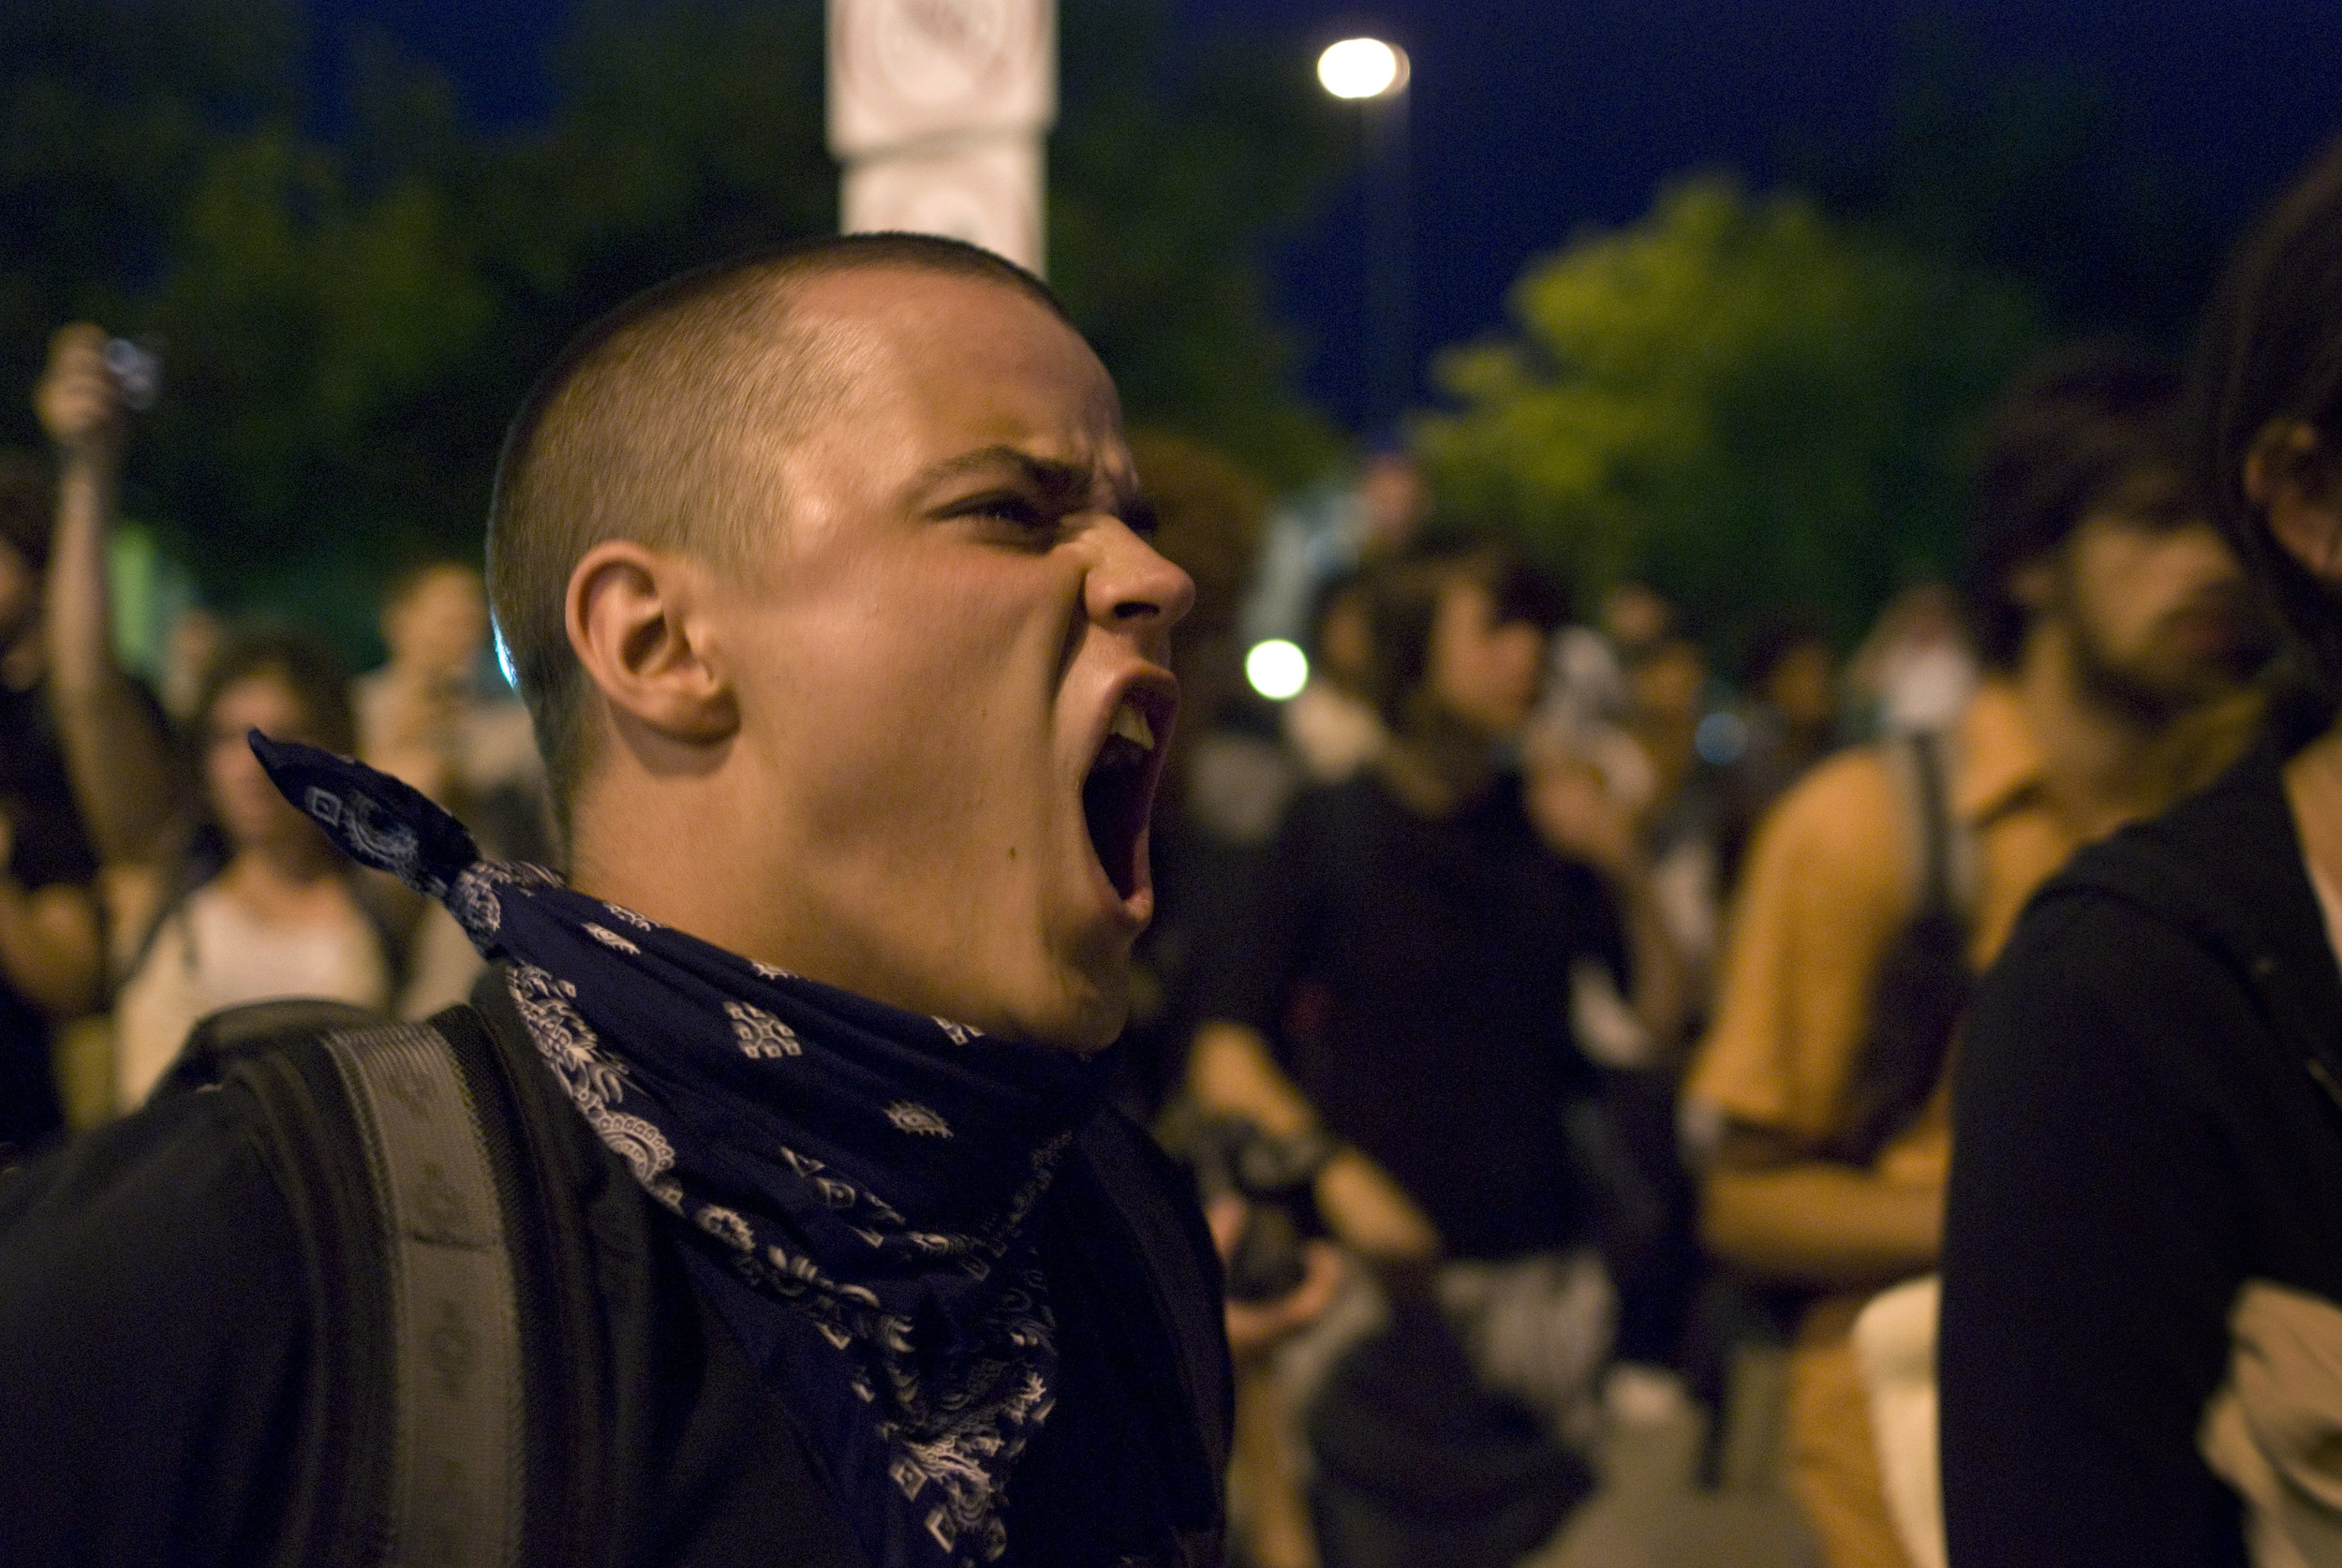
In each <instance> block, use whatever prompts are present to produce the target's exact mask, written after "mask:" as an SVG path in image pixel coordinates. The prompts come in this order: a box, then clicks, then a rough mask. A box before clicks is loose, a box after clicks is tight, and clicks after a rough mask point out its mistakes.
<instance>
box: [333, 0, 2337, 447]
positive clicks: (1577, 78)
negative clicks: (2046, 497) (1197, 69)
mask: <svg viewBox="0 0 2342 1568" xmlns="http://www.w3.org/2000/svg"><path fill="white" fill-rule="evenodd" d="M1084 3H1085V0H1060V4H1061V5H1065V6H1078V5H1082V4H1084ZM312 4H313V6H314V7H316V11H315V14H316V15H317V16H318V17H319V20H320V21H322V22H326V23H327V24H328V25H329V26H330V25H331V24H332V23H333V22H335V21H337V20H339V19H343V18H348V17H351V16H363V17H365V18H367V19H370V20H377V21H380V22H385V23H387V24H388V25H389V26H390V28H391V29H392V30H393V32H395V33H396V34H398V35H399V36H400V37H402V38H404V39H405V40H406V41H407V42H408V44H409V46H410V47H412V48H413V49H414V50H415V51H416V52H418V53H420V54H422V55H424V56H426V57H428V58H431V59H433V60H435V61H437V63H439V64H440V65H442V66H443V67H446V68H447V69H448V70H449V71H450V72H451V74H452V75H453V76H454V77H455V78H456V80H457V81H458V82H459V83H460V84H461V85H462V87H463V89H464V91H465V93H466V95H467V97H468V98H469V100H470V101H471V103H472V104H473V106H474V107H475V108H476V109H477V110H479V111H481V112H482V116H483V117H484V118H487V119H489V120H491V121H497V120H503V121H510V120H512V119H516V118H526V117H527V116H528V115H529V114H530V113H532V112H534V111H536V110H538V109H539V108H541V100H542V94H543V86H542V81H541V76H540V75H539V74H538V73H537V71H536V70H535V69H534V67H533V62H534V58H535V56H536V55H537V54H538V52H539V51H540V49H541V45H542V42H543V41H544V40H545V39H546V38H547V37H550V36H551V35H552V33H553V32H554V31H555V30H556V28H557V26H558V24H559V22H560V20H561V19H562V18H563V17H564V16H565V15H566V12H567V10H568V6H567V5H566V4H564V3H563V0H531V3H527V4H523V3H519V0H312ZM1180 5H1181V9H1182V11H1183V13H1184V14H1186V15H1188V16H1191V17H1193V18H1194V19H1195V20H1196V21H1197V22H1229V23H1235V24H1237V25H1239V26H1242V27H1245V28H1246V29H1248V30H1251V31H1256V32H1259V33H1261V34H1263V35H1265V36H1267V37H1281V38H1283V39H1289V40H1290V42H1291V44H1292V47H1294V48H1296V49H1297V50H1298V51H1301V52H1305V53H1311V52H1314V50H1315V49H1316V48H1317V47H1318V46H1319V45H1321V44H1323V43H1325V42H1328V41H1330V40H1332V39H1333V38H1335V37H1344V36H1348V35H1350V34H1352V33H1360V32H1371V33H1378V34H1381V35H1383V36H1386V37H1391V38H1393V39H1395V40H1396V41H1399V42H1401V43H1402V44H1403V45H1404V46H1405V47H1406V48H1407V49H1408V51H1409V52H1410V53H1411V55H1412V56H1413V59H1414V62H1415V74H1414V83H1413V86H1412V88H1411V95H1412V97H1411V105H1410V112H1411V133H1412V134H1411V145H1412V160H1413V180H1412V221H1413V251H1414V259H1415V273H1416V290H1415V292H1416V305H1415V324H1416V333H1415V348H1416V351H1417V353H1418V355H1426V354H1428V353H1429V352H1430V350H1431V349H1433V348H1436V347H1438V346H1439V345H1441V344H1445V343H1452V342H1456V341H1459V340H1460V339H1464V338H1468V337H1471V336H1474V335H1476V334H1478V333H1485V332H1487V331H1489V330H1490V329H1492V328H1494V327H1496V326H1498V325H1499V324H1500V323H1501V322H1502V320H1503V317H1504V299H1505V288H1506V287H1507V286H1508V285H1509V284H1510V282H1511V281H1512V279H1513V277H1514V276H1515V274H1517V273H1518V272H1519V269H1520V267H1521V264H1522V263H1523V262H1524V261H1526V260H1528V259H1530V258H1532V257H1534V256H1535V255H1537V254H1539V253H1541V252H1544V251H1548V250H1550V249H1552V248H1554V247H1556V246H1557V245H1559V244H1563V243H1564V242H1565V241H1566V240H1567V239H1568V238H1569V237H1570V235H1571V233H1572V232H1573V231H1574V230H1575V229H1578V228H1579V227H1580V226H1581V225H1583V224H1586V223H1589V222H1593V223H1600V224H1616V223H1621V222H1624V221H1627V220H1629V219H1632V218H1633V217H1635V216H1636V215H1638V214H1640V213H1641V212H1642V211H1644V210H1645V208H1646V207H1647V206H1648V205H1649V202H1650V200H1651V196H1652V192H1653V187H1654V186H1655V185H1657V184H1659V183H1660V182H1661V181H1663V180H1665V179H1667V178H1668V176H1670V175H1673V174H1678V173H1682V172H1684V171H1687V170H1696V169H1702V168H1713V167H1720V166H1721V167H1729V168H1733V169H1738V170H1742V171H1743V172H1744V173H1746V174H1747V175H1748V176H1749V177H1750V178H1751V180H1752V181H1753V182H1755V183H1756V184H1758V185H1763V184H1765V183H1766V182H1767V181H1768V180H1770V179H1771V178H1773V177H1775V176H1776V175H1777V174H1778V173H1779V172H1780V170H1782V169H1783V168H1784V167H1785V164H1786V163H1788V162H1790V161H1792V160H1793V159H1794V158H1795V156H1796V154H1797V150H1798V149H1800V148H1807V147H1815V146H1831V145H1834V146H1841V147H1851V146H1859V145H1860V144H1862V143H1863V142H1864V141H1866V140H1868V139H1870V138H1872V137H1874V136H1875V134H1876V133H1877V131H1878V130H1879V128H1880V127H1881V126H1882V125H1883V124H1884V122H1885V117H1886V113H1887V110H1888V106H1889V105H1890V102H1891V101H1892V98H1893V95H1894V92H1895V87H1896V83H1897V81H1898V72H1899V68H1900V67H1901V65H1902V63H1903V61H1904V58H1905V41H1906V40H1907V38H1908V37H1910V34H1911V30H1912V28H1913V26H1914V25H1915V23H1917V22H1920V21H1922V20H1924V19H1927V18H1931V17H1932V18H1934V19H1937V20H1938V21H1940V22H1947V23H1949V25H1950V26H1951V27H1952V28H1953V29H1954V30H1956V31H1957V32H1958V33H1959V34H1961V35H1963V36H1964V37H1965V38H1966V39H1967V40H1969V42H1970V43H1971V44H1972V46H1973V47H1974V48H1975V49H1976V50H1977V52H1979V55H1980V56H1981V57H1982V58H1983V59H1984V60H1985V61H1986V62H1988V63H1991V64H1995V65H1996V64H1999V63H2004V62H2005V63H2007V64H2008V65H2009V66H2010V67H2014V68H2018V69H2023V70H2027V71H2038V72H2042V73H2047V74H2052V75H2055V76H2059V77H2066V78H2079V79H2081V80H2083V81H2088V82H2092V83H2095V84H2097V85H2099V86H2101V87H2103V88H2107V89H2110V90H2112V92H2113V94H2114V95H2115V98H2116V101H2117V104H2118V106H2119V108H2120V110H2121V111H2122V115H2123V125H2124V126H2125V134H2126V135H2127V137H2130V138H2132V139H2133V140H2135V141H2137V142H2138V143H2139V144H2140V145H2141V147H2142V151H2143V152H2145V153H2147V154H2148V155H2153V156H2157V157H2160V158H2162V159H2164V160H2165V161H2167V162H2170V163H2172V164H2175V165H2178V166H2181V167H2185V168H2187V169H2190V170H2196V171H2198V172H2201V173H2205V174H2209V175H2210V176H2212V179H2211V181H2210V186H2211V188H2213V189H2216V190H2219V191H2221V192H2223V193H2226V196H2227V199H2228V200H2230V201H2231V213H2230V214H2223V217H2224V219H2225V220H2226V221H2228V222H2230V223H2241V222H2243V221H2245V220H2246V218H2247V217H2248V216H2249V215H2250V214H2251V212H2252V211H2253V210H2254V209H2256V208H2257V207H2258V206H2259V205H2260V202H2261V201H2262V200H2265V198H2266V197H2267V196H2268V195H2269V194H2270V193H2271V192H2273V191H2274V190H2275V188H2276V187H2277V185H2279V184H2280V183H2281V182H2282V181H2283V180H2284V178H2285V177H2286V175H2287V174H2288V173H2290V171H2291V170H2293V169H2295V168H2296V167H2297V166H2299V165H2300V164H2301V163H2302V162H2303V161H2304V160H2305V158H2306V157H2308V156H2309V155H2310V154H2311V153H2313V152H2314V151H2315V150H2316V148H2317V147H2318V146H2319V145H2320V143H2321V142H2322V141H2323V140H2324V139H2325V138H2326V137H2327V136H2329V135H2331V134H2333V133H2334V132H2335V130H2336V129H2337V128H2342V103H2337V101H2336V96H2335V83H2336V81H2342V4H2336V0H1960V3H1957V4H1949V5H1948V4H1944V3H1942V0H1937V3H1936V4H1934V5H1933V6H1921V5H1918V4H1914V3H1912V0H1883V3H1882V0H1376V3H1374V4H1371V5H1370V6H1366V7H1361V6H1358V5H1356V4H1350V3H1345V0H1180ZM1362 212H1363V203H1362V201H1361V200H1359V199H1358V197H1357V194H1356V192H1355V191H1354V192H1352V193H1350V194H1349V196H1348V197H1347V198H1346V199H1345V200H1342V201H1340V202H1337V203H1336V205H1335V207H1334V208H1333V210H1332V211H1331V212H1329V213H1328V214H1327V218H1326V220H1325V221H1324V222H1323V223H1321V224H1320V225H1318V226H1317V228H1316V229H1314V230H1313V231H1312V232H1311V233H1309V234H1307V235H1304V236H1301V237H1300V238H1299V239H1298V240H1297V242H1296V243H1294V244H1292V245H1290V246H1289V247H1288V249H1287V251H1286V253H1285V255H1284V256H1283V258H1282V264H1281V268H1280V277H1281V296H1282V298H1281V303H1282V308H1283V310H1284V313H1285V314H1286V316H1287V317H1288V318H1290V319H1291V320H1292V321H1293V323H1294V324H1295V326H1296V327H1297V329H1298V331H1299V334H1300V336H1301V339H1302V342H1303V344H1304V346H1305V348H1307V349H1308V350H1309V354H1310V358H1309V361H1308V367H1307V379H1308V382H1309V385H1310V388H1311V390H1312V392H1316V393H1317V394H1318V395H1320V396H1321V397H1323V398H1325V399H1326V400H1327V403H1328V404H1329V406H1331V407H1333V408H1334V409H1335V410H1336V411H1337V412H1340V413H1342V414H1344V415H1345V416H1355V413H1356V408H1357V406H1358V404H1359V402H1360V401H1361V397H1362V392H1361V388H1360V381H1361V377H1360V376H1359V374H1358V373H1357V370H1356V361H1357V357H1358V353H1359V349H1360V348H1361V343H1360V338H1361V330H1362V321H1363V314H1364V307H1363V298H1364V291H1365V275H1364V266H1363V262H1362V261H1361V259H1360V256H1359V251H1360V243H1359V242H1360V220H1361V215H1362Z"/></svg>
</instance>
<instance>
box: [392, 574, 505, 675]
mask: <svg viewBox="0 0 2342 1568" xmlns="http://www.w3.org/2000/svg"><path fill="white" fill-rule="evenodd" d="M487 637H488V597H487V592H486V590H485V589H484V588H482V585H481V582H480V573H478V572H477V571H474V570H471V569H470V568H469V567H463V566H455V565H448V566H439V567H434V568H432V569H431V570H428V571H426V572H424V573H423V574H422V576H420V577H418V578H417V579H416V580H415V581H414V582H413V583H412V584H408V588H407V591H406V592H405V593H404V594H402V595H400V596H399V599H398V600H397V602H395V603H393V604H392V605H391V606H390V607H389V608H388V609H386V610H384V611H383V613H382V641H383V642H384V643H387V644H389V646H390V650H391V658H393V660H395V661H396V662H398V663H400V664H402V665H406V666H408V667H409V668H412V669H418V670H422V671H424V672H427V673H430V674H431V675H432V676H433V677H435V678H437V679H441V680H460V679H462V678H463V677H464V676H465V675H467V674H468V673H470V671H471V667H472V663H473V661H474V660H475V659H477V658H479V657H480V650H481V648H482V645H483V644H484V643H486V641H487Z"/></svg>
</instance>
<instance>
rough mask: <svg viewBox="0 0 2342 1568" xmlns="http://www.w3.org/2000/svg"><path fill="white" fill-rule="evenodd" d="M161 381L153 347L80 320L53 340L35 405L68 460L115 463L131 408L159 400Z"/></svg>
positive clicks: (108, 464)
mask: <svg viewBox="0 0 2342 1568" xmlns="http://www.w3.org/2000/svg"><path fill="white" fill-rule="evenodd" d="M161 382H162V360H161V359H160V357H159V356H157V355H156V353H154V352H153V350H151V349H148V348H141V347H140V346H139V345H137V344H135V343H132V342H130V341H128V340H127V339H126V338H109V337H107V335H106V333H105V332H104V331H103V330H102V329H101V328H98V327H95V326H92V325H91V324H90V323H88V322H86V321H77V322H75V323H73V324H72V325H71V326H67V327H60V328H58V329H57V332H56V334H55V335H54V336H52V338H51V339H50V340H49V367H48V369H47V370H46V371H44V372H43V373H42V375H41V378H40V385H39V386H38V388H37V389H36V390H35V392H34V394H33V407H34V409H35V411H36V412H37V413H38V414H39V416H40V423H41V428H42V429H44V430H46V431H47V432H48V433H49V438H50V439H51V440H52V441H53V442H55V443H56V446H57V451H58V453H59V455H60V456H61V457H63V459H64V460H65V461H66V462H67V463H68V464H77V463H78V464H95V465H98V466H104V467H107V468H111V466H113V465H114V464H115V463H116V462H117V461H118V460H119V459H120V457H121V455H122V444H123V440H124V438H125V437H126V435H127V434H128V430H129V414H130V412H131V411H132V410H134V409H138V408H143V407H147V406H148V405H149V404H151V403H153V402H154V400H155V394H156V392H158V391H159V390H160V389H161Z"/></svg>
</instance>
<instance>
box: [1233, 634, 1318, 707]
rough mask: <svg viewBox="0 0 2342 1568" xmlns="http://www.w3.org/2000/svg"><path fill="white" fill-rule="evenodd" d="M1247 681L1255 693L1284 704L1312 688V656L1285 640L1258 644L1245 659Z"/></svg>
mask: <svg viewBox="0 0 2342 1568" xmlns="http://www.w3.org/2000/svg"><path fill="white" fill-rule="evenodd" d="M1244 678H1245V679H1246V680H1247V681H1249V682H1251V683H1252V687H1253V690H1254V691H1257V692H1259V693H1260V694H1261V695H1262V696H1264V697H1266V698H1267V699H1268V700H1269V701H1270V702H1272V703H1282V702H1283V701H1284V700H1285V699H1286V698H1288V697H1290V696H1292V695H1293V694H1294V693H1296V692H1297V691H1299V690H1300V689H1301V688H1303V687H1305V686H1307V685H1309V683H1310V661H1309V656H1308V655H1306V654H1304V653H1303V652H1302V651H1301V650H1300V649H1299V648H1297V647H1295V646H1294V645H1293V644H1292V643H1288V642H1286V641H1285V640H1284V639H1282V637H1279V638H1272V639H1270V640H1269V641H1268V642H1266V643H1253V648H1252V651H1251V652H1250V653H1248V654H1246V655H1245V656H1244Z"/></svg>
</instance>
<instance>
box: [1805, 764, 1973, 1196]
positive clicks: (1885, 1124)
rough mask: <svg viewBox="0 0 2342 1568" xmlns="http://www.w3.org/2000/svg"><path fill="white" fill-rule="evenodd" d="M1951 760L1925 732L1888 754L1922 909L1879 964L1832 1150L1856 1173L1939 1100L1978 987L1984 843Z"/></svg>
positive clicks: (1830, 1152) (1827, 1147) (1830, 1153)
mask: <svg viewBox="0 0 2342 1568" xmlns="http://www.w3.org/2000/svg"><path fill="white" fill-rule="evenodd" d="M1945 751H1946V747H1945V740H1944V737H1943V736H1941V735H1938V734H1934V733H1930V732H1924V731H1922V732H1918V733H1915V734H1911V735H1908V736H1905V737H1903V738H1902V739H1900V740H1896V741H1893V742H1890V743H1888V745H1887V747H1886V751H1885V758H1886V763H1887V770H1888V773H1889V775H1890V777H1891V778H1892V779H1893V781H1894V783H1895V786H1896V789H1897V791H1898V792H1899V793H1900V795H1901V796H1902V799H1903V805H1904V808H1905V811H1904V815H1905V823H1906V825H1907V830H1908V831H1907V838H1908V840H1909V842H1910V843H1911V844H1912V846H1913V849H1914V851H1915V852H1916V854H1917V858H1918V863H1919V864H1918V868H1917V869H1918V874H1919V884H1920V885H1919V901H1918V906H1917V907H1916V908H1915V909H1914V910H1912V912H1911V915H1910V917H1909V918H1908V919H1907V920H1906V921H1905V924H1904V926H1903V929H1902V930H1901V931H1900V932H1899V933H1897V935H1896V937H1895V939H1894V940H1893V941H1892V942H1891V943H1890V944H1889V946H1888V947H1887V949H1886V951H1885V952H1884V953H1883V954H1881V955H1880V957H1879V962H1878V969H1877V971H1876V973H1875V974H1874V975H1873V977H1872V981H1871V989H1870V998H1869V1002H1870V1017H1869V1021H1868V1025H1867V1029H1866V1033H1865V1035H1864V1037H1863V1040H1862V1043H1861V1045H1860V1049H1859V1050H1858V1052H1857V1053H1856V1056H1855V1059H1854V1068H1853V1072H1851V1074H1850V1075H1849V1076H1848V1079H1847V1082H1846V1086H1845V1091H1844V1093H1843V1095H1842V1097H1841V1103H1842V1105H1843V1107H1844V1118H1843V1122H1842V1125H1841V1129H1840V1131H1839V1132H1838V1133H1837V1134H1836V1135H1835V1136H1834V1137H1832V1138H1831V1139H1830V1141H1829V1142H1828V1143H1827V1144H1826V1145H1825V1146H1824V1147H1823V1152H1824V1153H1825V1154H1826V1155H1828V1156H1829V1157H1830V1158H1831V1159H1833V1160H1838V1161H1844V1162H1845V1163H1847V1164H1851V1165H1858V1166H1863V1167H1867V1166H1869V1165H1870V1164H1871V1163H1872V1162H1873V1161H1875V1160H1876V1159H1877V1158H1878V1155H1879V1152H1880V1151H1881V1150H1882V1149H1884V1148H1885V1147H1886V1146H1888V1145H1889V1144H1890V1143H1892V1142H1893V1141H1894V1140H1895V1139H1896V1138H1897V1137H1898V1136H1900V1135H1901V1134H1902V1133H1903V1132H1905V1130H1907V1129H1908V1128H1909V1127H1910V1126H1911V1124H1912V1123H1913V1122H1915V1121H1916V1120H1918V1119H1919V1117H1920V1114H1921V1113H1922V1112H1923V1111H1924V1110H1925V1109H1926V1107H1927V1103H1928V1102H1929V1101H1930V1100H1931V1099H1933V1098H1934V1094H1935V1090H1936V1088H1937V1087H1938V1085H1939V1084H1940V1083H1941V1082H1942V1079H1943V1075H1944V1065H1945V1062H1946V1060H1947V1059H1948V1058H1949V1054H1950V1050H1951V1042H1952V1037H1953V1036H1954V1035H1955V1034H1957V1033H1958V1031H1959V1025H1960V1019H1961V1017H1962V1016H1963V1015H1964V1013H1966V1011H1967V1004H1968V995H1969V992H1970V991H1971V990H1972V989H1973V987H1974V985H1975V981H1976V976H1975V972H1974V970H1973V969H1971V967H1970V964H1969V958H1968V939H1969V935H1970V931H1971V928H1972V925H1973V924H1974V907H1975V896H1974V893H1973V889H1974V887H1975V883H1976V877H1975V861H1976V854H1975V836H1974V835H1973V834H1971V833H1967V832H1964V830H1963V829H1962V827H1961V825H1960V824H1959V823H1958V822H1956V821H1954V820H1953V818H1952V813H1951V789H1950V769H1949V766H1948V765H1947V758H1946V755H1945Z"/></svg>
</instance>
